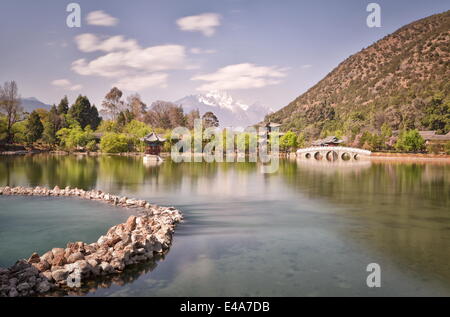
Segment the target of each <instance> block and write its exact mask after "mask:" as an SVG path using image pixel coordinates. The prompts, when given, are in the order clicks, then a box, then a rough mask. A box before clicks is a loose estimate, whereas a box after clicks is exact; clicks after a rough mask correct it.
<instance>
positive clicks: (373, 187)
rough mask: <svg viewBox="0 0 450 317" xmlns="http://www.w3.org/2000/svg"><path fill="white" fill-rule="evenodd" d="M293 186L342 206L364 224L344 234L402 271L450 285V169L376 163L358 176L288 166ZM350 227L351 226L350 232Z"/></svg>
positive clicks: (284, 168) (344, 213) (342, 213)
mask: <svg viewBox="0 0 450 317" xmlns="http://www.w3.org/2000/svg"><path fill="white" fill-rule="evenodd" d="M281 174H282V175H283V178H284V179H285V180H286V181H287V182H288V184H289V185H290V186H292V187H293V188H295V189H297V190H299V191H300V192H301V193H302V194H304V195H306V196H309V197H311V198H313V199H318V198H320V199H323V200H326V201H327V202H328V203H331V204H333V205H335V206H336V207H337V210H339V211H338V214H337V216H344V217H351V218H352V219H354V220H357V221H358V225H355V226H353V227H351V225H350V224H349V225H347V226H345V227H344V228H345V231H343V234H344V235H348V236H350V238H352V239H354V240H355V241H359V242H363V243H364V244H365V245H369V246H371V247H373V248H375V249H376V250H377V251H379V252H382V254H385V255H387V256H389V259H391V260H393V261H394V262H397V263H398V264H400V265H401V267H408V268H410V269H411V270H413V271H414V272H420V274H423V275H435V277H437V278H438V279H441V280H443V281H445V282H446V283H450V266H449V265H448V262H449V261H450V255H449V253H448V252H447V250H448V246H449V241H450V230H449V228H450V226H449V224H450V213H449V212H448V206H449V205H450V195H449V193H450V165H427V164H423V165H418V164H372V165H371V166H370V168H367V169H362V170H355V171H354V172H349V171H345V172H342V171H339V169H335V170H334V171H332V172H330V171H328V172H318V171H317V170H316V171H314V170H311V169H309V168H308V167H303V166H301V165H298V166H297V165H296V164H293V165H291V166H282V170H281ZM349 226H350V227H349Z"/></svg>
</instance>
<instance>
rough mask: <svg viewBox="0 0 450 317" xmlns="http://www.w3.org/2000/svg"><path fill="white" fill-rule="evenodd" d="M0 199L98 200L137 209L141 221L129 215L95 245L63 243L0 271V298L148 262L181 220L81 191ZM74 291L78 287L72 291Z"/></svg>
mask: <svg viewBox="0 0 450 317" xmlns="http://www.w3.org/2000/svg"><path fill="white" fill-rule="evenodd" d="M0 194H2V195H41V196H48V195H53V196H77V197H81V198H80V199H96V200H102V201H104V202H106V203H109V204H114V205H119V206H121V207H123V208H141V213H142V214H144V215H143V216H139V217H137V216H130V217H129V218H128V219H127V221H126V222H125V223H122V224H118V225H116V226H114V227H111V228H110V229H109V230H108V231H107V233H106V234H105V235H104V236H101V237H100V238H99V239H98V241H97V242H94V243H91V244H86V243H84V242H73V243H68V244H67V247H66V248H65V249H64V248H53V249H52V250H51V251H48V252H46V253H44V254H43V255H42V256H39V254H37V253H33V254H32V255H31V256H30V257H29V259H28V260H21V261H18V262H16V263H15V264H14V265H13V266H12V267H11V268H9V269H2V268H0V297H1V296H10V297H17V296H30V295H36V294H45V293H46V292H48V291H50V290H51V289H53V288H58V287H66V286H68V287H73V286H71V285H70V284H68V283H69V282H68V281H67V278H68V277H71V278H72V279H73V278H74V277H77V276H79V275H80V274H81V276H82V277H83V279H84V280H85V279H86V278H92V279H95V278H96V277H98V276H100V275H109V274H117V273H120V272H122V271H123V270H124V269H125V268H126V266H128V265H132V264H136V263H139V262H143V261H148V260H149V259H152V258H153V257H154V255H156V254H157V253H163V252H164V250H165V249H167V248H168V247H169V246H170V244H171V240H172V234H173V232H174V230H175V226H176V224H177V223H178V222H180V221H181V220H182V218H183V217H182V215H181V213H180V212H179V211H178V210H176V209H174V208H173V207H170V208H163V207H158V206H155V205H151V204H149V203H148V202H147V201H144V200H136V199H128V198H127V197H118V196H112V195H110V194H107V193H103V192H101V191H97V190H92V191H84V190H79V189H77V188H75V189H71V188H70V187H66V188H65V189H63V190H61V189H60V188H59V187H58V186H55V187H54V188H53V190H50V189H47V188H41V187H36V188H24V187H14V188H10V187H0ZM75 287H79V286H75Z"/></svg>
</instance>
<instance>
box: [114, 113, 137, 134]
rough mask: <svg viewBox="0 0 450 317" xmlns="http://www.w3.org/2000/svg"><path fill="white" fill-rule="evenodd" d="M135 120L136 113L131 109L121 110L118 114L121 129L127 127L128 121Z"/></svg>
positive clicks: (118, 124) (118, 123)
mask: <svg viewBox="0 0 450 317" xmlns="http://www.w3.org/2000/svg"><path fill="white" fill-rule="evenodd" d="M132 120H134V115H133V113H132V112H131V111H130V110H128V109H127V110H125V111H121V112H120V113H119V115H118V116H117V121H116V123H117V126H118V128H119V129H122V128H123V127H125V126H126V125H127V124H128V123H130V122H131V121H132Z"/></svg>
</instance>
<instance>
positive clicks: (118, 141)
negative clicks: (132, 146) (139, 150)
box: [100, 132, 129, 153]
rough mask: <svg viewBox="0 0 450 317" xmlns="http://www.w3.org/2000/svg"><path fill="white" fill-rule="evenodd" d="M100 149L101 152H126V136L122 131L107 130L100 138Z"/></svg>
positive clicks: (127, 141) (127, 142) (127, 146)
mask: <svg viewBox="0 0 450 317" xmlns="http://www.w3.org/2000/svg"><path fill="white" fill-rule="evenodd" d="M100 150H101V151H102V152H103V153H123V152H128V150H129V140H128V137H127V136H126V135H125V134H123V133H113V132H108V133H106V134H105V135H103V137H102V138H101V140H100Z"/></svg>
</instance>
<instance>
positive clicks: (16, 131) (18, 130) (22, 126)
mask: <svg viewBox="0 0 450 317" xmlns="http://www.w3.org/2000/svg"><path fill="white" fill-rule="evenodd" d="M26 126H27V121H26V120H25V121H20V122H16V123H14V125H13V126H12V134H13V136H14V137H13V140H14V143H18V144H25V143H26V142H27V133H26V132H27V128H26Z"/></svg>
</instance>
